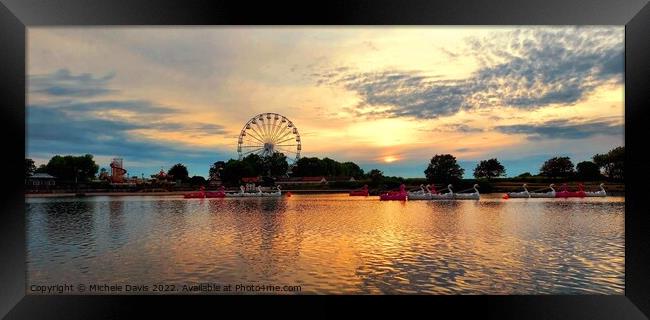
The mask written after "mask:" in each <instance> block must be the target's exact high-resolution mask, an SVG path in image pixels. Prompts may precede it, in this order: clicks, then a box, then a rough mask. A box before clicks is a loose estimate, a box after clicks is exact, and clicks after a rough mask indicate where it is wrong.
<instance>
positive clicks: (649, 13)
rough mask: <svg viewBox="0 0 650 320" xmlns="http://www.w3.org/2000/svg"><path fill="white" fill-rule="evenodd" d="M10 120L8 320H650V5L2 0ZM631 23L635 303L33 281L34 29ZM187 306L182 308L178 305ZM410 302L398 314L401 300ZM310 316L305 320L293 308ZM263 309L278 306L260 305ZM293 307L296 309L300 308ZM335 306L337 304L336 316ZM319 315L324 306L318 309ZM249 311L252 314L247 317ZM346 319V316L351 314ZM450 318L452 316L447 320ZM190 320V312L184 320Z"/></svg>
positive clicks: (629, 192)
mask: <svg viewBox="0 0 650 320" xmlns="http://www.w3.org/2000/svg"><path fill="white" fill-rule="evenodd" d="M0 3H1V4H0V40H1V42H0V43H2V49H0V73H1V75H2V77H1V78H0V110H1V111H0V112H2V118H1V119H2V120H3V123H2V125H1V126H0V136H1V137H3V138H4V139H3V140H4V148H3V149H4V155H3V158H4V159H3V160H4V161H3V163H4V170H2V171H3V175H2V178H3V179H2V181H3V182H2V184H1V185H2V193H1V194H2V195H1V197H2V201H1V203H0V206H1V211H0V237H2V240H1V241H0V256H1V258H0V261H1V262H0V316H6V317H7V318H20V319H22V318H65V319H77V318H80V319H86V318H95V317H100V318H101V317H109V318H110V317H127V316H131V315H132V314H131V313H130V312H131V311H133V309H145V310H157V311H158V312H160V311H162V312H165V313H166V312H172V311H174V312H182V313H183V314H184V312H186V311H191V312H195V311H196V309H194V305H197V306H201V307H208V308H210V309H209V310H210V312H211V315H216V314H214V313H212V312H214V311H218V312H219V313H221V312H225V311H226V310H230V309H233V308H237V309H235V312H236V314H237V311H236V310H244V311H245V312H246V315H247V316H254V315H258V316H260V315H275V316H278V315H281V313H278V312H279V311H281V312H286V313H287V314H291V315H294V316H296V315H297V316H310V315H311V313H318V314H322V313H343V312H344V311H343V310H344V308H343V306H359V303H363V307H364V308H365V309H366V310H363V314H364V315H365V313H366V312H367V311H373V312H377V313H381V314H385V315H388V314H391V313H393V314H395V315H400V317H406V316H409V314H411V315H413V316H415V315H416V314H421V312H422V311H424V315H436V314H437V315H440V316H442V315H443V314H452V315H453V317H454V318H456V317H458V316H463V315H467V314H471V313H474V312H478V315H481V316H494V317H498V318H518V319H541V318H554V319H556V318H566V319H582V318H586V319H587V318H588V319H613V318H616V319H628V318H629V319H644V318H647V316H648V315H650V275H649V274H648V270H650V266H649V264H648V262H649V261H650V245H649V244H650V241H649V238H650V215H649V214H650V212H649V210H648V203H647V202H646V201H645V200H646V198H645V195H644V191H645V190H644V189H645V188H644V187H645V186H644V184H643V183H644V182H645V181H648V176H649V175H648V170H647V169H645V167H644V160H645V159H644V149H645V141H644V140H645V139H644V137H645V136H647V131H646V130H645V128H646V127H645V125H646V124H645V122H647V121H648V120H649V119H648V107H650V105H649V104H650V93H649V92H650V40H649V39H650V5H649V4H648V1H646V0H633V1H625V2H621V1H620V0H618V1H617V0H592V1H583V0H545V1H539V0H538V1H514V0H509V1H478V0H476V1H460V0H456V1H449V2H444V3H439V2H434V1H426V0H411V1H377V0H374V1H370V0H366V1H359V0H357V1H349V0H348V1H341V0H336V1H333V0H329V1H318V2H312V1H304V2H301V3H288V2H287V3H278V2H261V1H260V2H247V1H237V2H235V1H171V0H159V1H146V0H129V1H116V0H113V1H109V0H101V1H99V0H93V1H88V0H56V1H54V0H51V1H47V0H42V1H34V0H0ZM219 24H226V25H233V24H236V25H249V24H250V25H288V24H299V25H303V24H316V25H385V24H397V25H413V24H418V25H420V24H421V25H625V26H626V27H625V95H626V96H625V145H626V167H627V168H628V169H627V170H628V172H632V174H628V177H627V179H626V187H625V189H626V204H625V295H624V296H480V297H478V296H469V297H467V296H463V297H459V296H417V297H346V298H345V299H340V298H339V297H321V299H316V298H315V297H289V298H286V297H276V296H272V297H256V298H255V299H254V300H253V299H251V298H248V297H230V296H191V297H187V296H183V297H157V296H31V295H27V296H26V295H25V294H26V281H25V280H26V279H25V268H26V266H25V255H26V253H25V250H26V249H25V240H26V237H25V204H24V190H23V189H22V188H17V187H16V186H21V187H22V186H23V185H24V183H23V180H24V178H23V176H22V172H21V170H20V169H19V168H21V166H23V161H24V160H23V159H21V157H20V155H21V154H23V153H24V152H25V141H24V139H22V138H20V137H21V136H23V135H24V133H25V102H26V101H25V100H26V99H25V76H26V63H25V60H26V28H28V27H30V26H57V25H66V26H70V25H75V26H88V25H219ZM179 301H180V302H183V303H186V304H188V305H189V306H186V308H183V309H181V308H177V302H179ZM395 301H399V302H400V304H401V305H402V306H401V307H399V308H397V307H395V306H394V304H393V302H395ZM296 302H297V303H298V304H303V305H305V306H307V307H308V309H307V310H305V311H301V312H297V311H295V309H293V308H289V307H290V306H293V304H294V303H296ZM252 303H255V304H257V303H263V304H266V305H267V306H268V308H252V307H250V306H251V304H252ZM290 303H291V304H290ZM333 306H336V307H333ZM312 307H313V308H312ZM240 308H241V309H240ZM345 312H347V311H345ZM448 312H451V313H448ZM184 317H188V314H184Z"/></svg>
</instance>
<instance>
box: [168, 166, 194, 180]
mask: <svg viewBox="0 0 650 320" xmlns="http://www.w3.org/2000/svg"><path fill="white" fill-rule="evenodd" d="M167 174H168V175H172V176H173V177H174V179H175V180H181V181H183V182H185V181H187V179H188V177H189V173H188V172H187V167H186V166H185V165H184V164H182V163H177V164H175V165H173V166H172V167H171V168H170V169H169V170H168V171H167Z"/></svg>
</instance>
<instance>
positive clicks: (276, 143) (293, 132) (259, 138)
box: [237, 113, 301, 164]
mask: <svg viewBox="0 0 650 320" xmlns="http://www.w3.org/2000/svg"><path fill="white" fill-rule="evenodd" d="M300 150H301V143H300V134H299V133H298V128H296V126H295V125H294V124H293V122H291V120H289V119H287V117H285V116H283V115H280V114H277V113H261V114H258V115H256V116H254V117H252V118H251V119H250V120H248V122H246V124H245V125H244V127H243V128H242V129H241V132H240V133H239V140H238V141H237V152H238V153H239V159H240V160H241V159H242V158H243V157H245V156H247V155H249V154H252V153H254V154H257V155H260V156H262V157H265V156H270V155H272V154H273V153H274V152H281V153H283V154H284V155H285V156H286V157H287V160H288V161H289V162H290V164H291V163H292V162H293V163H295V162H296V161H298V159H300Z"/></svg>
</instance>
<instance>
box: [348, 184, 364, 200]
mask: <svg viewBox="0 0 650 320" xmlns="http://www.w3.org/2000/svg"><path fill="white" fill-rule="evenodd" d="M350 196H351V197H354V196H357V197H367V196H368V185H367V184H366V185H363V188H361V189H357V190H352V191H350Z"/></svg>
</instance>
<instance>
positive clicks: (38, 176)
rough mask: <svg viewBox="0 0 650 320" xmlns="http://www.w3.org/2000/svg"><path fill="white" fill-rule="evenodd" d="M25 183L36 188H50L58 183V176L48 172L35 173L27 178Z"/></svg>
mask: <svg viewBox="0 0 650 320" xmlns="http://www.w3.org/2000/svg"><path fill="white" fill-rule="evenodd" d="M25 184H26V185H27V186H31V187H35V188H50V187H54V186H55V185H56V177H54V176H52V175H49V174H47V173H34V174H33V175H31V176H29V177H28V178H27V179H26V180H25Z"/></svg>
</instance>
